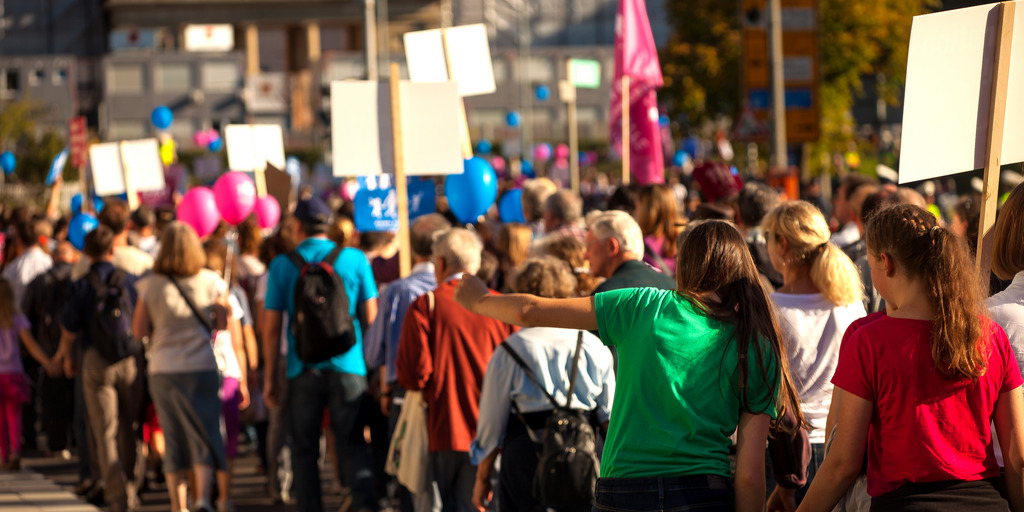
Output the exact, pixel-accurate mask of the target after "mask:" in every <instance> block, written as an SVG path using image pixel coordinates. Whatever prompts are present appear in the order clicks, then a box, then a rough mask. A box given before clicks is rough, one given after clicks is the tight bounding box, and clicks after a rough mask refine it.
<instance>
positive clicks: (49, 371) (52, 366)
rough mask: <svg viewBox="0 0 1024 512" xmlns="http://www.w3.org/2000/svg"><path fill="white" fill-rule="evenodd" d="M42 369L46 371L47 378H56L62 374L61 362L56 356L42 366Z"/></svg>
mask: <svg viewBox="0 0 1024 512" xmlns="http://www.w3.org/2000/svg"><path fill="white" fill-rule="evenodd" d="M43 369H44V370H46V375H47V376H48V377H53V378H57V377H60V376H62V375H63V374H64V372H63V368H62V365H61V361H60V358H59V357H58V356H54V357H53V358H52V359H50V360H49V361H47V362H46V363H45V364H43Z"/></svg>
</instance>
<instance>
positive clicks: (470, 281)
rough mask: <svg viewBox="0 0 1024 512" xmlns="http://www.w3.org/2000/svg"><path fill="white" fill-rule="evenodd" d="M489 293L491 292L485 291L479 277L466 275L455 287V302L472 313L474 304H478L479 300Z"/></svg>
mask: <svg viewBox="0 0 1024 512" xmlns="http://www.w3.org/2000/svg"><path fill="white" fill-rule="evenodd" d="M490 293H491V291H490V290H488V289H487V285H486V284H484V282H483V281H481V280H480V278H479V277H476V276H471V275H469V274H466V275H464V276H462V280H461V281H459V284H458V285H457V286H456V287H455V300H456V301H458V303H459V304H460V305H461V306H462V307H464V308H466V309H468V310H470V311H473V307H474V306H476V303H477V302H480V300H481V299H483V298H484V297H486V296H487V295H489V294H490Z"/></svg>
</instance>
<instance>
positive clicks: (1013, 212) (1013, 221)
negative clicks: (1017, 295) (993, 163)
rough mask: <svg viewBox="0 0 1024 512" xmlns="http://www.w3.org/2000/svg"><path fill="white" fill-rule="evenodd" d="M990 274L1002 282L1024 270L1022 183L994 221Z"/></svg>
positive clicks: (1023, 197) (1023, 195) (1023, 196)
mask: <svg viewBox="0 0 1024 512" xmlns="http://www.w3.org/2000/svg"><path fill="white" fill-rule="evenodd" d="M995 232H996V234H995V237H994V238H995V241H994V242H992V272H994V273H995V274H996V277H998V278H999V279H1003V280H1009V279H1013V277H1014V276H1015V275H1017V273H1018V272H1020V271H1022V270H1024V183H1021V184H1020V185H1017V186H1016V188H1014V189H1013V191H1012V192H1010V197H1008V198H1006V202H1005V203H1003V209H1002V210H1000V211H999V218H998V219H996V227H995Z"/></svg>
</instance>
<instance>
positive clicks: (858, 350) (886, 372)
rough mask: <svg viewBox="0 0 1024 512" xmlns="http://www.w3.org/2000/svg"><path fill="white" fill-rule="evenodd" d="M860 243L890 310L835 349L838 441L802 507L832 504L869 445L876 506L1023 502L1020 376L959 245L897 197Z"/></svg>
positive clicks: (983, 506)
mask: <svg viewBox="0 0 1024 512" xmlns="http://www.w3.org/2000/svg"><path fill="white" fill-rule="evenodd" d="M867 246H868V261H869V264H870V267H871V278H872V281H873V283H874V286H875V288H876V289H878V292H879V294H881V296H882V297H883V298H884V299H885V301H886V307H887V313H885V314H882V313H878V314H876V315H871V316H869V317H868V319H870V320H871V321H865V322H859V323H858V324H855V325H854V326H852V327H851V330H852V329H855V330H854V331H853V332H852V333H851V332H848V336H847V337H846V340H845V341H844V343H843V345H842V347H841V348H840V353H839V364H838V366H837V368H836V372H835V376H834V377H833V378H832V383H833V384H834V385H835V390H836V393H837V397H836V398H833V404H838V405H836V406H834V407H833V410H832V411H831V414H832V415H834V416H835V420H834V421H832V418H830V422H829V423H830V424H836V425H838V427H837V429H836V435H835V441H834V442H833V444H832V450H831V451H830V452H829V453H828V455H827V456H826V457H825V461H824V464H823V465H822V466H821V468H820V469H819V470H818V474H817V475H816V476H815V478H814V482H813V483H812V484H811V489H810V491H809V492H808V493H807V496H806V497H805V498H804V501H803V503H802V504H801V506H800V508H799V509H798V511H799V512H805V511H815V510H822V511H826V510H832V507H833V505H835V503H836V502H837V501H838V500H839V498H840V497H841V496H842V495H843V493H845V492H846V490H847V488H849V486H850V484H851V483H852V482H853V481H854V479H855V478H856V477H857V475H858V473H859V472H860V468H861V465H862V462H863V459H864V453H865V451H867V454H868V464H867V476H868V478H867V484H868V494H870V495H871V497H872V503H871V509H872V510H886V511H889V510H914V511H917V510H954V509H963V510H972V511H977V510H985V511H989V510H991V511H996V510H999V511H1005V510H1008V503H1007V499H1009V502H1010V503H1009V505H1012V507H1013V509H1014V510H1024V491H1022V489H1024V480H1022V477H1021V470H1022V467H1024V450H1022V446H1024V397H1022V395H1021V383H1022V379H1021V374H1020V370H1019V369H1018V366H1017V361H1016V359H1015V358H1014V356H1013V352H1012V350H1011V349H1010V346H1009V343H1008V342H1007V340H1006V335H1005V334H1004V333H1003V331H1002V329H1000V328H999V326H998V325H996V324H995V323H994V322H992V321H991V320H988V319H987V318H985V317H983V316H982V312H983V305H982V294H981V291H980V288H979V286H978V280H977V278H976V275H975V270H974V266H973V264H972V261H971V259H970V257H969V255H968V252H967V247H966V245H965V244H964V243H963V242H962V241H960V240H959V239H957V238H956V236H955V235H953V234H952V233H951V232H950V231H948V230H947V229H944V228H942V227H940V226H938V225H937V222H936V220H935V217H934V216H932V214H931V213H929V212H927V211H925V210H923V209H921V208H918V207H916V206H912V205H898V206H894V207H892V208H888V209H886V210H883V211H880V212H878V213H876V214H875V215H874V216H873V217H871V218H870V220H869V222H868V227H867ZM868 319H865V320H868ZM993 420H994V421H995V425H996V435H997V436H998V437H999V441H1000V443H999V444H1000V446H1002V447H1003V449H1002V450H1003V457H1004V460H1006V461H1007V468H1006V480H1005V484H1006V485H1005V494H1003V493H1001V492H1000V488H1002V484H1003V482H1002V481H1001V479H1000V478H999V466H998V464H996V460H995V454H994V452H993V448H992V439H991V437H992V434H991V428H990V426H989V425H990V423H991V422H992V421H993ZM1004 495H1005V498H1004Z"/></svg>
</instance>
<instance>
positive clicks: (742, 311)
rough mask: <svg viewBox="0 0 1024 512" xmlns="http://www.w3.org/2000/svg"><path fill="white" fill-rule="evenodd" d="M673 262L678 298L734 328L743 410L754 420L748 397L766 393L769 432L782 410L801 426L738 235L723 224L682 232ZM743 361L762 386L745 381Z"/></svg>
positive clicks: (773, 321) (780, 349)
mask: <svg viewBox="0 0 1024 512" xmlns="http://www.w3.org/2000/svg"><path fill="white" fill-rule="evenodd" d="M677 258H678V261H677V262H676V283H677V285H678V286H679V289H678V292H679V293H680V294H682V295H683V296H684V297H686V298H687V299H689V300H690V301H692V302H693V303H694V304H695V305H696V306H697V307H699V308H700V309H701V310H703V311H706V312H707V313H708V314H710V315H711V316H712V317H714V318H718V319H720V320H723V321H726V322H730V323H734V324H735V325H736V343H737V356H738V358H739V364H738V368H737V371H738V373H739V380H738V382H737V385H738V395H739V398H740V404H741V407H742V408H743V410H744V411H746V412H751V413H755V414H756V413H760V412H763V411H754V410H752V409H751V407H750V395H751V394H752V392H754V390H760V389H768V390H769V391H770V393H771V396H772V397H775V396H776V394H777V395H778V398H777V399H776V402H775V405H776V408H777V413H778V416H777V419H776V420H775V422H773V423H774V424H775V426H776V427H778V426H780V425H779V423H778V422H779V421H780V420H781V419H782V417H783V416H784V415H785V413H786V410H787V408H792V412H793V414H794V415H795V416H796V419H797V422H796V423H797V425H804V424H805V422H804V419H803V414H802V413H801V412H800V406H799V405H798V403H797V398H796V397H797V395H796V392H795V390H794V388H793V382H792V378H791V377H790V373H789V363H788V359H787V358H786V356H785V355H784V354H785V351H786V347H785V342H784V340H783V337H782V331H781V330H780V329H779V323H778V320H777V318H776V315H775V313H774V311H772V302H771V299H770V298H769V294H768V290H766V289H765V288H764V285H762V284H761V279H760V277H759V276H758V273H757V267H756V266H755V265H754V260H753V259H752V258H751V256H750V250H749V249H747V244H746V242H744V241H743V237H742V236H741V235H740V233H739V231H737V230H736V228H735V227H733V226H732V225H731V224H729V223H728V222H725V221H718V220H708V221H705V222H702V223H701V224H700V225H697V226H694V227H693V229H692V230H689V231H688V232H687V235H686V237H684V238H683V240H682V243H681V244H680V247H679V255H678V256H677ZM684 258H685V260H684ZM684 261H685V264H683V262H684ZM715 296H717V299H716V298H715ZM758 340H760V342H759V341H758ZM751 345H753V350H751ZM751 352H752V353H751ZM766 356H768V357H770V358H771V359H773V360H774V361H776V362H777V363H778V366H777V367H776V369H775V371H774V372H772V371H770V370H769V368H768V366H767V365H766V364H765V360H766ZM749 357H756V358H757V364H758V366H759V367H760V369H761V374H762V375H764V379H765V381H764V382H751V381H750V376H749V371H748V369H749V366H748V365H749V363H748V360H749ZM723 371H729V370H728V369H723Z"/></svg>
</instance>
